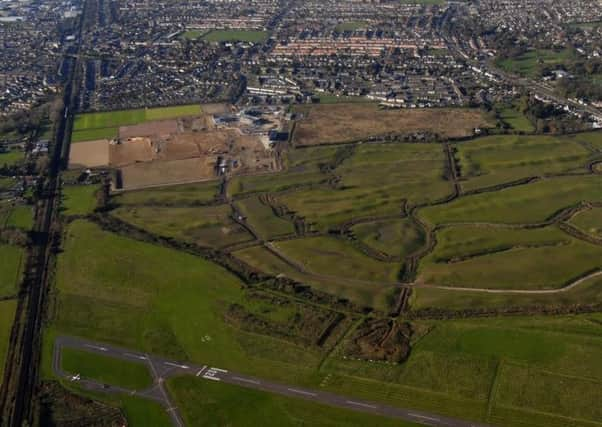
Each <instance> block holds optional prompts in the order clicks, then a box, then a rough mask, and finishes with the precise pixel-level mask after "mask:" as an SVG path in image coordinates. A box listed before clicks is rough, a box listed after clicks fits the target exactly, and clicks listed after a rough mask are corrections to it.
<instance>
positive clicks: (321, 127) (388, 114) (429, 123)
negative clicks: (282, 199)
mask: <svg viewBox="0 0 602 427" xmlns="http://www.w3.org/2000/svg"><path fill="white" fill-rule="evenodd" d="M296 109H297V111H298V112H300V113H302V114H304V115H305V116H306V117H304V118H302V119H301V120H299V121H298V122H297V125H296V128H295V132H294V136H293V141H294V143H295V144H296V145H316V144H333V143H339V142H347V141H356V140H362V139H366V138H370V137H374V136H385V135H388V134H409V133H413V132H429V133H434V134H438V135H440V136H442V137H452V138H453V137H463V136H470V135H472V134H473V131H474V129H475V128H479V127H490V126H492V124H491V123H489V122H487V120H486V119H485V118H484V117H483V116H482V114H481V112H480V111H478V110H470V109H455V110H454V109H401V110H387V109H382V108H380V107H379V106H378V105H376V104H371V103H350V104H342V103H341V104H323V105H319V104H318V105H311V106H300V107H297V108H296Z"/></svg>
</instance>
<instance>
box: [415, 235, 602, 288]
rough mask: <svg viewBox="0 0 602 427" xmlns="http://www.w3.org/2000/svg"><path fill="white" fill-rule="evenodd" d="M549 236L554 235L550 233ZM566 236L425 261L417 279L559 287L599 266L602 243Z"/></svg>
mask: <svg viewBox="0 0 602 427" xmlns="http://www.w3.org/2000/svg"><path fill="white" fill-rule="evenodd" d="M500 233H501V234H503V233H505V230H500ZM543 238H545V236H544V237H543ZM550 238H551V239H553V238H554V237H553V234H552V235H551V236H550ZM494 239H495V238H494ZM517 240H518V239H517ZM568 240H569V242H568V243H550V244H545V243H542V242H538V243H535V244H534V245H533V246H531V247H530V246H522V245H521V244H518V245H517V246H515V247H513V248H512V249H507V250H503V249H501V250H497V251H495V250H496V248H495V247H494V248H492V252H490V253H481V254H478V255H473V256H471V257H470V258H466V259H463V260H459V261H453V260H452V261H448V262H441V263H428V262H425V263H423V264H422V265H421V267H420V274H419V277H418V282H419V283H426V284H431V285H442V286H457V287H466V288H487V289H523V290H530V289H556V288H562V287H565V286H567V285H569V284H571V283H572V282H573V281H575V280H577V279H579V278H580V277H583V276H584V275H586V274H587V273H590V272H592V271H596V270H599V269H601V268H602V247H600V246H598V245H593V244H590V243H586V242H583V241H581V240H577V239H573V238H569V239H568Z"/></svg>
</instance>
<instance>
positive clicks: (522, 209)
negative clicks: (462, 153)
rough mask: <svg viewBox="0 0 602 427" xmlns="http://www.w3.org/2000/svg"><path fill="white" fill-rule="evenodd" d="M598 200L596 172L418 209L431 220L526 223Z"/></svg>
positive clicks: (601, 194) (600, 190)
mask: <svg viewBox="0 0 602 427" xmlns="http://www.w3.org/2000/svg"><path fill="white" fill-rule="evenodd" d="M601 200H602V187H601V186H600V179H599V177H597V176H583V177H579V176H570V177H560V178H550V179H545V180H542V181H539V182H535V183H531V184H528V185H521V186H517V187H512V188H508V189H505V190H502V191H496V192H489V193H482V194H476V195H470V196H466V197H462V198H460V199H457V200H455V201H453V202H451V203H448V204H445V205H439V206H433V207H427V208H424V209H422V210H420V211H419V214H420V216H421V217H422V218H424V219H426V220H427V221H428V222H429V223H431V224H447V223H461V222H491V223H511V224H526V223H538V222H542V221H545V220H546V219H548V218H550V217H551V216H552V215H554V214H555V213H556V212H558V211H560V210H561V209H563V208H567V207H571V206H575V205H578V204H579V203H580V202H582V201H590V202H597V201H601Z"/></svg>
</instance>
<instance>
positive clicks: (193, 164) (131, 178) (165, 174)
mask: <svg viewBox="0 0 602 427" xmlns="http://www.w3.org/2000/svg"><path fill="white" fill-rule="evenodd" d="M214 169H215V163H214V162H213V161H212V159H208V158H192V159H185V160H171V161H154V162H145V163H136V164H132V165H129V166H126V167H124V168H121V180H122V185H123V189H124V190H132V189H135V188H144V187H150V186H154V185H164V184H176V183H185V182H194V181H202V180H204V179H210V178H215V174H214Z"/></svg>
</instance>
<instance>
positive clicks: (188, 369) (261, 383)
mask: <svg viewBox="0 0 602 427" xmlns="http://www.w3.org/2000/svg"><path fill="white" fill-rule="evenodd" d="M63 348H73V349H77V350H84V351H90V352H93V353H97V354H101V355H104V356H107V357H112V358H115V359H120V360H125V361H138V362H143V363H146V364H148V366H149V367H150V371H151V374H152V376H153V379H154V384H153V386H152V387H151V388H149V389H146V390H127V389H124V388H120V387H115V386H111V385H106V384H101V383H99V382H95V381H93V380H91V379H87V378H81V379H80V380H79V384H81V385H82V386H83V387H85V388H86V389H88V390H93V391H97V392H104V393H127V394H130V395H136V396H141V397H145V398H148V399H152V400H155V401H157V402H159V403H161V404H162V405H163V406H164V407H165V408H166V409H167V411H168V413H169V415H170V417H171V420H172V422H173V424H174V425H175V426H177V427H183V426H184V423H183V421H182V418H181V416H180V413H179V411H178V408H177V407H176V406H174V405H173V404H172V402H171V400H170V398H169V395H168V394H167V392H166V390H165V387H164V381H165V379H166V378H170V377H173V376H176V375H194V376H196V377H199V378H203V379H205V380H209V381H221V382H224V383H227V384H235V385H238V386H242V387H247V388H252V389H255V390H261V391H265V392H268V393H274V394H279V395H283V396H288V397H294V398H301V399H305V400H309V401H313V402H316V403H319V404H324V405H330V406H336V407H339V408H345V409H351V410H354V411H361V412H366V413H369V414H373V415H380V416H384V417H388V418H398V419H402V420H405V421H410V422H414V423H419V424H424V425H428V426H435V427H487V425H486V424H480V423H474V422H469V421H463V420H459V419H455V418H448V417H442V416H439V415H435V414H431V413H427V412H422V411H414V410H411V409H402V408H397V407H393V406H387V405H383V404H380V403H377V402H370V401H365V400H360V399H355V398H351V397H345V396H341V395H338V394H334V393H328V392H323V391H319V390H313V389H308V388H304V387H297V386H289V385H284V384H279V383H275V382H271V381H266V380H263V379H260V378H255V377H250V376H247V375H243V374H238V373H234V372H230V371H228V370H225V369H220V368H215V367H209V366H206V365H203V366H199V365H194V364H190V363H186V362H180V361H174V360H168V359H164V358H161V357H158V356H153V355H150V354H147V353H141V352H137V351H131V350H127V349H124V348H119V347H115V346H111V345H107V344H103V343H97V342H92V341H88V340H85V339H81V338H75V337H66V336H61V337H58V338H57V339H56V341H55V345H54V353H53V369H54V372H55V373H56V374H57V375H58V376H60V377H62V378H65V379H72V374H69V373H67V372H64V371H63V370H62V368H61V351H62V349H63Z"/></svg>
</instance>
